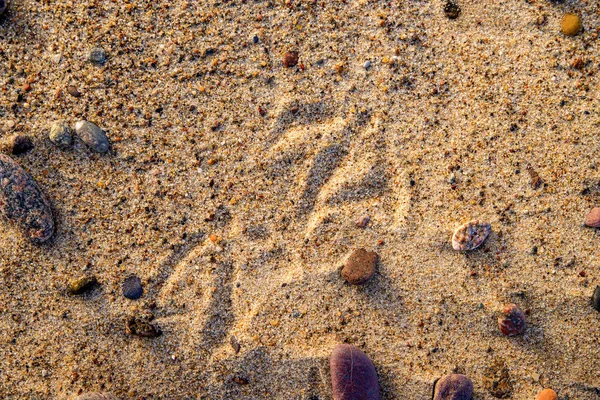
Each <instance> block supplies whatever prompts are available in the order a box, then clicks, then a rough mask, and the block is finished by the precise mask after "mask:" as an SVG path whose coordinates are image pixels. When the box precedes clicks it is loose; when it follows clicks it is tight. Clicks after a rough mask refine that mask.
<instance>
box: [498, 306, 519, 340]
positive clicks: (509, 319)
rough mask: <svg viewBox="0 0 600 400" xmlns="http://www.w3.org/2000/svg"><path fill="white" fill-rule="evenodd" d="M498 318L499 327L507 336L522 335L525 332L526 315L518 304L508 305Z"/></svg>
mask: <svg viewBox="0 0 600 400" xmlns="http://www.w3.org/2000/svg"><path fill="white" fill-rule="evenodd" d="M502 313H503V315H501V316H500V317H498V327H499V328H500V332H502V334H504V335H505V336H515V335H520V334H521V333H523V332H524V331H525V314H523V311H521V309H520V308H519V307H517V305H516V304H508V305H507V306H505V307H504V310H503V311H502Z"/></svg>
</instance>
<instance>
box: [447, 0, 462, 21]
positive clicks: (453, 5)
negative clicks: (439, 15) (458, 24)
mask: <svg viewBox="0 0 600 400" xmlns="http://www.w3.org/2000/svg"><path fill="white" fill-rule="evenodd" d="M444 14H446V17H448V18H450V19H456V18H458V16H459V15H460V7H459V6H458V3H457V2H456V1H455V0H447V1H446V4H445V5H444Z"/></svg>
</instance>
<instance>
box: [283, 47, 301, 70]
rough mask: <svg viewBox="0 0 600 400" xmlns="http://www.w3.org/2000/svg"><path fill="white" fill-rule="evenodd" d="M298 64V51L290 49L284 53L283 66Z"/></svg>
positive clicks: (289, 66)
mask: <svg viewBox="0 0 600 400" xmlns="http://www.w3.org/2000/svg"><path fill="white" fill-rule="evenodd" d="M297 64H298V52H297V51H288V52H287V53H285V54H284V55H283V66H284V67H286V68H291V67H295V66H296V65H297Z"/></svg>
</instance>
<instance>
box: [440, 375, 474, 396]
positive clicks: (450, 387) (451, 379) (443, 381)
mask: <svg viewBox="0 0 600 400" xmlns="http://www.w3.org/2000/svg"><path fill="white" fill-rule="evenodd" d="M472 398H473V382H471V380H470V379H469V378H467V377H466V376H465V375H462V374H450V375H445V376H442V377H441V378H440V379H439V380H438V381H437V383H436V384H435V389H434V392H433V400H471V399H472Z"/></svg>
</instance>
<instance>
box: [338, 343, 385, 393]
mask: <svg viewBox="0 0 600 400" xmlns="http://www.w3.org/2000/svg"><path fill="white" fill-rule="evenodd" d="M329 372H330V375H331V386H332V389H333V400H359V399H360V400H380V399H381V394H380V392H379V382H378V381H377V372H376V371H375V366H374V365H373V363H372V362H371V360H370V359H369V357H367V355H366V354H365V353H363V352H362V351H361V350H359V349H357V348H356V347H354V346H351V345H349V344H340V345H337V346H336V347H335V348H334V349H333V352H332V353H331V357H330V358H329Z"/></svg>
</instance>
